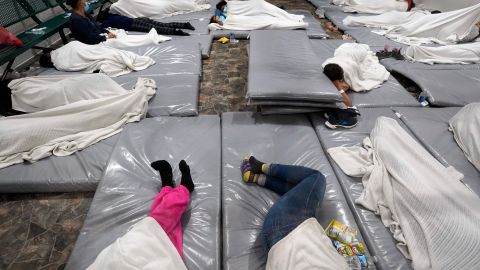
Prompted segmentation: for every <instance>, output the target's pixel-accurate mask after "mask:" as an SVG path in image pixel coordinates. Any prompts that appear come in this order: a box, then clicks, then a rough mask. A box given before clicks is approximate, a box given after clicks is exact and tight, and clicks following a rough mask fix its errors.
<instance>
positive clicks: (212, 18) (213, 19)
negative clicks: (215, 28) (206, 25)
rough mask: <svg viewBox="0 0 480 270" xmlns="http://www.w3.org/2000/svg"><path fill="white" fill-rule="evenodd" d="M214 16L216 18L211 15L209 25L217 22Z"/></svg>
mask: <svg viewBox="0 0 480 270" xmlns="http://www.w3.org/2000/svg"><path fill="white" fill-rule="evenodd" d="M215 16H216V15H213V16H212V17H211V18H210V23H217V22H216V21H215Z"/></svg>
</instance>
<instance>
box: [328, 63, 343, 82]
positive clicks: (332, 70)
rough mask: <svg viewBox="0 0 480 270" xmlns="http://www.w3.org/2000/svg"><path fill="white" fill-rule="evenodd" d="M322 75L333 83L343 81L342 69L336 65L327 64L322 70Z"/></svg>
mask: <svg viewBox="0 0 480 270" xmlns="http://www.w3.org/2000/svg"><path fill="white" fill-rule="evenodd" d="M323 73H325V75H327V77H328V78H329V79H330V80H331V81H332V82H333V81H338V80H343V69H342V68H341V67H340V66H339V65H337V64H328V65H326V66H325V67H324V68H323Z"/></svg>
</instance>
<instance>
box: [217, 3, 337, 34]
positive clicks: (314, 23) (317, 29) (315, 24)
mask: <svg viewBox="0 0 480 270" xmlns="http://www.w3.org/2000/svg"><path fill="white" fill-rule="evenodd" d="M287 12H289V13H292V14H296V15H304V16H305V18H304V21H305V22H307V23H308V27H307V29H306V30H305V31H306V32H307V36H308V37H309V38H327V37H328V34H327V33H326V32H325V30H323V27H322V25H321V24H320V21H318V20H317V19H316V18H315V17H314V16H313V15H312V14H311V13H310V12H309V11H307V10H303V9H292V10H287ZM257 31H262V30H257ZM270 31H272V30H270ZM284 31H285V30H284ZM297 31H301V30H297ZM211 33H212V34H213V36H214V37H215V38H220V37H228V36H229V35H230V33H232V34H233V35H234V36H235V38H238V39H247V38H248V36H249V35H250V33H251V31H247V30H227V29H225V30H215V31H212V32H211Z"/></svg>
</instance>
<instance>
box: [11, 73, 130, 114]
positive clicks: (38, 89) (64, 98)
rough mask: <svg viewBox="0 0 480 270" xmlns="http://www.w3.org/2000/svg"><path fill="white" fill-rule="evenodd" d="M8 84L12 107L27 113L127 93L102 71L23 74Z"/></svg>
mask: <svg viewBox="0 0 480 270" xmlns="http://www.w3.org/2000/svg"><path fill="white" fill-rule="evenodd" d="M8 87H9V88H10V89H11V90H12V108H13V109H14V110H17V111H21V112H27V113H32V112H39V111H44V110H48V109H52V108H56V107H60V106H63V105H67V104H70V103H74V102H77V101H81V100H92V99H98V98H104V97H110V96H117V95H120V94H124V93H126V90H125V89H123V88H122V87H121V86H120V85H119V84H118V83H116V82H115V81H113V80H112V79H111V78H110V77H108V76H107V75H105V74H103V73H95V74H74V75H57V76H35V77H25V78H21V79H17V80H13V81H11V82H10V84H9V85H8Z"/></svg>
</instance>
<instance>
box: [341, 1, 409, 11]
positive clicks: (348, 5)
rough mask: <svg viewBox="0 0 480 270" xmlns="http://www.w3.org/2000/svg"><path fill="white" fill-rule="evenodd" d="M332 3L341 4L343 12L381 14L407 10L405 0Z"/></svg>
mask: <svg viewBox="0 0 480 270" xmlns="http://www.w3.org/2000/svg"><path fill="white" fill-rule="evenodd" d="M332 3H333V4H335V5H342V6H344V7H343V11H345V12H351V13H354V12H358V13H369V14H383V13H385V12H389V11H393V10H396V11H407V9H408V3H407V1H406V0H333V1H332Z"/></svg>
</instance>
